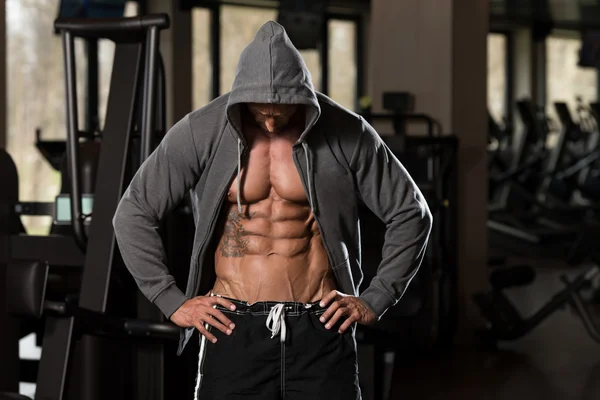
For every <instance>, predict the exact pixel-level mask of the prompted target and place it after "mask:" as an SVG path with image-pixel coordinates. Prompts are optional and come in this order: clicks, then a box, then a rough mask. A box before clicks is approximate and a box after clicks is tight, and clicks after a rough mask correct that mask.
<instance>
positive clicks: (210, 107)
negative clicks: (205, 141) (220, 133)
mask: <svg viewBox="0 0 600 400" xmlns="http://www.w3.org/2000/svg"><path fill="white" fill-rule="evenodd" d="M228 99H229V93H227V94H224V95H222V96H219V97H217V98H216V99H214V100H213V101H211V102H210V103H208V104H206V105H205V106H203V107H201V108H199V109H197V110H194V111H192V112H190V113H189V114H188V115H187V116H186V118H187V119H188V121H189V124H190V127H191V130H192V133H193V134H194V135H197V134H202V135H203V136H204V135H206V134H208V133H210V131H213V130H220V129H219V128H222V127H223V126H224V123H225V121H226V118H225V116H226V113H227V100H228Z"/></svg>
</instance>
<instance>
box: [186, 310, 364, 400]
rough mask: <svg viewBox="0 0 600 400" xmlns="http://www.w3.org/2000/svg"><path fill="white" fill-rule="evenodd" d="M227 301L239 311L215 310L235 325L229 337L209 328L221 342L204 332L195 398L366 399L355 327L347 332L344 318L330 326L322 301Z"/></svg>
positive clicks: (201, 341)
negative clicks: (324, 320)
mask: <svg viewBox="0 0 600 400" xmlns="http://www.w3.org/2000/svg"><path fill="white" fill-rule="evenodd" d="M226 299H227V300H230V301H231V302H233V303H234V304H235V305H236V310H235V311H231V310H228V309H225V308H224V307H222V306H220V305H218V306H216V308H217V309H218V310H220V311H222V312H223V313H225V315H227V317H228V318H229V319H231V321H232V322H233V323H234V324H235V329H234V330H233V333H232V334H231V335H229V336H228V335H226V334H224V333H222V332H221V331H220V330H218V329H216V328H212V327H210V326H208V328H209V330H210V332H211V333H212V334H213V335H215V336H216V337H217V339H218V340H217V343H211V342H210V341H208V340H206V338H205V337H204V336H203V335H200V354H199V360H198V377H197V382H196V393H195V395H196V396H195V400H230V399H231V400H236V399H257V400H258V399H260V400H275V399H277V400H281V399H286V400H336V399H339V400H360V399H361V394H360V388H359V383H358V363H357V357H356V341H355V338H354V326H353V327H352V329H348V330H347V331H346V332H344V333H343V334H340V333H338V327H339V326H340V325H341V322H339V323H338V324H337V325H336V326H334V327H332V328H331V329H330V330H327V329H325V326H324V324H323V323H322V322H321V321H319V317H320V316H321V315H322V314H323V313H324V312H325V309H326V308H322V307H320V306H319V303H318V302H317V303H309V304H303V303H296V302H284V303H278V302H257V303H254V304H252V305H249V304H248V303H246V302H244V301H240V300H235V299H230V298H226ZM282 315H283V316H282ZM269 316H271V317H275V318H272V321H269V322H270V324H269V326H267V320H268V318H269ZM277 322H280V323H281V325H280V327H279V328H280V329H279V330H278V329H277ZM283 323H285V324H283ZM273 336H274V337H273Z"/></svg>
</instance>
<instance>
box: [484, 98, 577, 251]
mask: <svg viewBox="0 0 600 400" xmlns="http://www.w3.org/2000/svg"><path fill="white" fill-rule="evenodd" d="M517 110H518V111H519V114H520V116H521V119H522V120H523V122H524V125H525V129H524V131H523V134H522V138H521V141H520V142H519V143H518V145H517V146H516V150H515V152H514V155H513V158H512V162H511V167H510V170H509V171H507V172H506V173H504V174H502V175H501V176H497V177H495V178H493V181H494V184H495V185H496V186H497V187H499V189H498V190H499V191H500V193H499V194H498V197H497V198H498V201H497V202H496V203H495V204H491V205H490V206H489V208H488V210H489V219H488V222H487V225H488V228H489V229H491V230H493V231H494V232H498V233H501V234H503V235H506V236H509V237H513V238H516V239H519V240H521V241H524V242H526V243H528V244H536V245H545V244H551V245H556V244H558V243H565V242H569V241H573V240H574V239H575V238H576V237H577V235H578V234H579V229H578V227H577V226H573V224H571V223H565V221H564V218H563V216H564V215H563V214H562V213H563V212H566V211H568V210H566V209H564V208H561V209H553V208H552V207H549V206H548V205H547V204H545V202H544V201H543V199H540V187H543V185H542V183H543V180H544V178H545V177H546V176H550V177H551V176H552V174H555V173H556V168H557V165H558V164H557V162H550V163H548V157H549V152H548V150H547V149H546V140H547V135H548V132H549V123H548V121H547V118H546V117H544V116H542V117H540V116H539V112H538V111H537V109H536V107H535V106H534V105H533V103H531V101H529V100H521V101H519V102H517ZM563 135H564V132H563ZM555 158H556V159H557V160H558V159H559V157H558V154H557V155H555ZM551 161H552V160H551ZM576 211H578V212H579V210H576Z"/></svg>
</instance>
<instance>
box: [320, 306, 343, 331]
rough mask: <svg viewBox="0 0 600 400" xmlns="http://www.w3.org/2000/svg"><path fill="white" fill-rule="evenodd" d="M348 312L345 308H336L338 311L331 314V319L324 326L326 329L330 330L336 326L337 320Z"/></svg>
mask: <svg viewBox="0 0 600 400" xmlns="http://www.w3.org/2000/svg"><path fill="white" fill-rule="evenodd" d="M347 312H348V309H347V308H346V307H340V308H338V310H337V311H336V312H335V314H333V317H331V319H330V320H329V321H327V324H326V325H325V328H326V329H331V327H332V326H334V325H335V324H337V322H338V321H339V319H340V318H341V317H343V316H344V314H346V313H347Z"/></svg>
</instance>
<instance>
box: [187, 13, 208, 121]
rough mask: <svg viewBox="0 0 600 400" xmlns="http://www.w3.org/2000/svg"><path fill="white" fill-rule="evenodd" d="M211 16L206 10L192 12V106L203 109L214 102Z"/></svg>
mask: <svg viewBox="0 0 600 400" xmlns="http://www.w3.org/2000/svg"><path fill="white" fill-rule="evenodd" d="M210 16H211V11H210V10H208V9H206V8H194V9H193V10H192V63H193V68H192V88H193V89H192V90H193V91H194V92H193V93H192V102H193V103H192V105H193V107H194V109H198V108H201V107H203V106H205V105H206V104H208V103H209V102H210V101H211V100H212V90H211V84H212V62H211V59H210Z"/></svg>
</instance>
